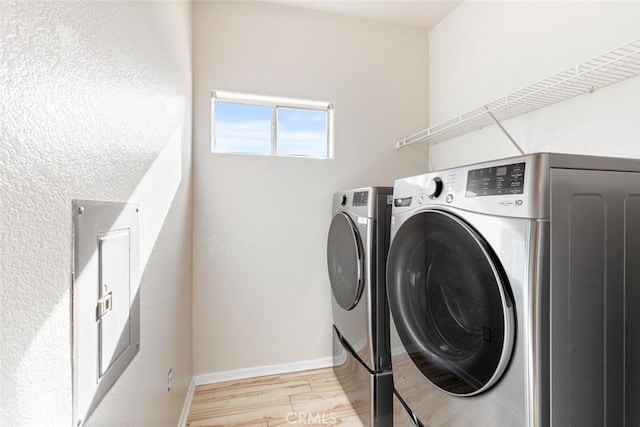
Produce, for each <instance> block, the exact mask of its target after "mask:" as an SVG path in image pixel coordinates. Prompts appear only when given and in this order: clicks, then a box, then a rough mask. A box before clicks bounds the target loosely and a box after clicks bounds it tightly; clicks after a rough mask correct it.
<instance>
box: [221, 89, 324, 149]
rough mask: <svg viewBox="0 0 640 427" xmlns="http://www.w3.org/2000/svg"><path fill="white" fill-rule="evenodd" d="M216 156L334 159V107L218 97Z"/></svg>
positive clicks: (228, 95)
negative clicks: (250, 155) (252, 155)
mask: <svg viewBox="0 0 640 427" xmlns="http://www.w3.org/2000/svg"><path fill="white" fill-rule="evenodd" d="M211 106H212V115H213V117H212V123H213V125H212V145H211V150H212V151H213V152H214V153H236V154H262V155H271V156H289V157H310V158H321V159H330V158H332V157H333V146H332V145H333V141H332V139H333V138H332V133H333V132H332V129H333V104H332V103H330V102H319V101H305V100H299V99H289V98H276V97H272V96H259V95H247V94H240V93H231V92H221V91H214V92H212V94H211Z"/></svg>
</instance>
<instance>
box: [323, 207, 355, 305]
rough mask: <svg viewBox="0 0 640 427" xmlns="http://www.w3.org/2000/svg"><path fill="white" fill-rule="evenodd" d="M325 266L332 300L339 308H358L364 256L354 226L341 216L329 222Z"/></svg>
mask: <svg viewBox="0 0 640 427" xmlns="http://www.w3.org/2000/svg"><path fill="white" fill-rule="evenodd" d="M327 263H328V267H329V279H330V281H331V290H332V292H333V296H334V297H335V299H336V301H337V302H338V304H339V305H340V307H342V308H344V309H345V310H351V309H352V308H353V307H355V306H356V305H357V304H358V301H359V300H360V297H361V295H362V289H363V288H364V255H363V246H362V241H361V239H360V235H359V233H358V230H357V229H356V226H355V225H354V223H353V221H351V219H350V218H349V216H348V215H346V214H345V213H342V212H341V213H338V214H336V215H335V216H334V217H333V220H332V221H331V227H330V228H329V238H328V240H327Z"/></svg>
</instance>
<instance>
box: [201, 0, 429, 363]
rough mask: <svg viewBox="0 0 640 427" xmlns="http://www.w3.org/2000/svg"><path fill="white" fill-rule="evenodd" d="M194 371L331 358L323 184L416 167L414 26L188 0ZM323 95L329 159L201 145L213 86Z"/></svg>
mask: <svg viewBox="0 0 640 427" xmlns="http://www.w3.org/2000/svg"><path fill="white" fill-rule="evenodd" d="M193 19H194V33H193V34H194V36H193V37H194V38H193V43H194V50H193V52H194V200H195V203H194V300H193V309H194V373H195V374H208V373H219V372H224V371H229V370H234V369H241V368H259V367H263V366H266V365H277V364H286V363H293V362H301V361H310V360H314V359H318V358H323V357H327V356H330V355H331V335H330V334H331V323H332V319H331V304H330V301H331V300H330V286H329V280H328V274H327V267H326V236H327V231H328V228H329V223H330V220H331V198H332V194H333V193H334V192H335V191H339V190H342V189H346V188H352V187H358V186H368V185H385V184H386V185H391V184H393V180H394V179H395V178H399V177H402V176H408V175H412V174H417V173H419V172H421V171H425V170H426V155H425V153H424V152H417V153H416V152H414V151H413V150H412V149H408V150H403V151H398V150H396V149H395V146H394V140H395V139H397V138H400V137H402V136H405V135H404V134H405V133H406V132H410V131H413V130H418V129H420V128H421V127H424V126H426V124H427V79H426V75H427V41H428V36H427V34H426V32H420V31H415V30H407V29H402V28H399V27H393V26H385V25H380V24H373V23H366V22H362V21H357V20H352V19H341V18H337V17H332V16H329V15H322V14H314V13H306V12H299V11H297V10H293V9H287V8H281V7H274V6H269V5H261V4H252V3H244V2H243V3H241V2H237V3H235V2H234V3H222V2H196V3H194V14H193ZM214 89H217V90H229V91H237V92H248V93H257V94H265V95H275V96H285V97H293V98H307V99H318V100H326V101H333V102H334V103H335V158H334V159H333V160H313V159H300V158H277V157H276V158H273V157H261V156H243V155H224V154H216V155H213V154H211V152H210V142H211V141H210V134H211V131H210V126H211V120H210V114H211V106H210V99H211V98H210V94H211V90H214Z"/></svg>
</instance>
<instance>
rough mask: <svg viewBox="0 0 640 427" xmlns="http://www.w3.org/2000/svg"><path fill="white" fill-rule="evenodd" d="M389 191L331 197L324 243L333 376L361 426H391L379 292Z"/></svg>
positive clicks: (385, 323)
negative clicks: (330, 321)
mask: <svg viewBox="0 0 640 427" xmlns="http://www.w3.org/2000/svg"><path fill="white" fill-rule="evenodd" d="M392 190H393V189H392V188H391V187H369V188H359V189H355V190H348V191H342V192H339V193H336V194H335V195H334V197H333V218H332V221H331V226H330V228H329V235H328V240H327V263H328V269H329V279H330V281H331V291H332V292H331V294H332V310H333V323H334V328H333V334H334V337H333V351H334V372H335V373H336V376H337V377H338V379H339V380H340V382H341V384H342V387H343V388H344V390H345V392H346V393H347V395H348V396H349V399H350V400H351V403H352V404H353V406H354V408H355V409H356V411H357V412H358V415H359V416H360V419H361V420H362V422H363V424H364V425H365V426H380V427H387V426H390V425H391V423H392V422H391V417H392V392H393V385H392V377H391V371H390V369H391V353H390V349H389V308H388V305H387V299H386V291H385V268H386V256H387V250H388V247H389V219H390V217H391V201H392V199H391V197H392Z"/></svg>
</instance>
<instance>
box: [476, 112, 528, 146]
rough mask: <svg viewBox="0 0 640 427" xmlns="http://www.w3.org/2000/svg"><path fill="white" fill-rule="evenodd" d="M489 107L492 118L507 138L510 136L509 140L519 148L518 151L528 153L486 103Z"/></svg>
mask: <svg viewBox="0 0 640 427" xmlns="http://www.w3.org/2000/svg"><path fill="white" fill-rule="evenodd" d="M484 108H486V109H487V113H488V114H489V116H491V118H492V119H493V121H494V122H496V124H497V125H498V127H499V128H500V129H501V130H502V132H504V134H505V135H507V138H509V141H511V143H512V144H513V145H514V146H515V147H516V148H517V149H518V151H519V152H520V154H522V155H525V154H526V153H525V152H524V150H523V149H522V148H521V147H520V146H519V145H518V143H517V142H516V140H515V139H513V137H512V136H511V134H509V132H507V130H506V129H505V128H504V126H502V123H500V121H499V120H498V119H496V116H494V115H493V113H492V112H491V110H490V109H489V107H487V106H486V105H485V107H484Z"/></svg>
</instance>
